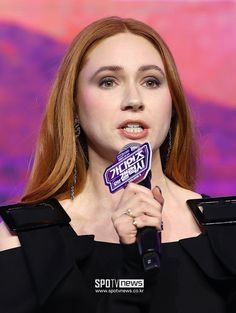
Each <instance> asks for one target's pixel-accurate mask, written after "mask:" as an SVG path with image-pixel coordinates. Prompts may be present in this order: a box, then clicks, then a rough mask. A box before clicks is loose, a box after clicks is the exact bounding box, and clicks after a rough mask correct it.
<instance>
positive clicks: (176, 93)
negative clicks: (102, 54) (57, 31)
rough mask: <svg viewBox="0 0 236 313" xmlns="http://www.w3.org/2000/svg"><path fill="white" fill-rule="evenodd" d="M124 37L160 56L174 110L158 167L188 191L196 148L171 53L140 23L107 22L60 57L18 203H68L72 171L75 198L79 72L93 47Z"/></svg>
mask: <svg viewBox="0 0 236 313" xmlns="http://www.w3.org/2000/svg"><path fill="white" fill-rule="evenodd" d="M125 32H129V33H132V34H135V35H139V36H142V37H143V38H145V39H146V40H148V41H149V42H151V43H152V45H153V46H154V47H155V48H156V49H157V51H158V52H159V53H160V56H161V58H162V61H163V64H164V67H165V72H166V76H167V82H168V86H169V89H170V93H171V97H172V105H173V116H172V121H171V137H172V146H171V150H170V153H169V155H168V156H167V154H168V153H167V151H168V149H169V148H168V141H169V140H168V137H167V138H166V140H165V141H164V143H163V144H162V146H161V148H160V153H161V160H162V163H163V164H162V165H163V166H165V169H166V171H165V173H166V175H167V176H168V177H169V178H170V179H171V180H172V181H174V182H175V183H177V184H178V185H179V186H182V187H184V188H187V189H193V188H194V184H195V180H196V149H195V142H194V136H193V129H192V123H191V117H190V112H189V107H188V104H187V102H186V99H185V96H184V92H183V88H182V85H181V81H180V78H179V75H178V72H177V69H176V65H175V62H174V59H173V57H172V54H171V52H170V51H169V49H168V47H167V45H166V43H165V42H164V41H163V39H162V38H161V37H160V35H159V34H158V33H157V32H156V31H155V30H154V29H152V28H151V27H150V26H148V25H146V24H144V23H143V22H140V21H137V20H134V19H130V18H128V19H125V18H120V17H108V18H103V19H100V20H98V21H95V22H94V23H92V24H90V25H88V26H87V27H86V28H84V29H83V30H82V31H81V32H80V33H79V34H78V35H77V36H76V37H75V39H74V40H73V42H72V43H71V45H70V47H69V48H68V51H67V52H66V54H65V57H64V59H63V61H62V63H61V66H60V68H59V71H58V73H57V77H56V79H55V82H54V84H53V87H52V91H51V94H50V97H49V100H48V104H47V108H46V112H45V116H44V118H43V121H42V125H41V129H40V133H39V137H38V141H37V146H36V153H35V159H34V164H33V167H32V171H31V174H30V177H29V181H28V185H27V187H26V190H25V193H24V195H23V197H22V202H37V201H40V200H43V199H46V198H49V197H57V198H60V199H65V198H69V197H70V187H71V186H72V185H73V184H74V178H73V170H74V168H77V171H78V180H77V182H76V186H75V195H76V194H78V193H80V192H81V191H82V190H83V188H84V185H85V181H86V173H87V168H88V166H89V161H88V159H87V155H86V142H85V140H83V139H82V141H83V143H82V142H80V141H79V142H76V137H75V132H74V120H75V116H76V114H77V112H78V106H79V103H76V101H75V99H76V98H77V92H78V91H77V88H76V86H78V77H79V73H80V71H81V69H82V68H83V65H84V64H85V62H86V57H87V56H88V53H89V52H90V51H91V49H92V48H94V47H96V45H97V44H99V43H100V42H101V41H102V40H103V39H106V38H108V37H111V36H114V35H116V34H119V33H125ZM81 137H83V136H81ZM164 163H165V164H164Z"/></svg>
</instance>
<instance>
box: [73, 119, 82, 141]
mask: <svg viewBox="0 0 236 313" xmlns="http://www.w3.org/2000/svg"><path fill="white" fill-rule="evenodd" d="M74 130H75V137H76V139H78V138H79V136H80V132H81V131H80V121H79V116H78V115H76V116H75V120H74Z"/></svg>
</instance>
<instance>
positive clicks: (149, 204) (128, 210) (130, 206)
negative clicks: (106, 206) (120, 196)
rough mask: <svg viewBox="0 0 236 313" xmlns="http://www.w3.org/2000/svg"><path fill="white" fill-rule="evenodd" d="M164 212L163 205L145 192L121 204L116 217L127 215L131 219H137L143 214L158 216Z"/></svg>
mask: <svg viewBox="0 0 236 313" xmlns="http://www.w3.org/2000/svg"><path fill="white" fill-rule="evenodd" d="M161 211H162V205H161V204H160V203H159V202H158V201H157V200H155V199H154V198H153V197H150V196H149V195H147V194H144V193H143V192H139V193H137V194H135V195H133V196H132V197H130V198H129V199H127V200H126V201H124V202H123V203H120V205H119V208H118V209H117V210H116V211H115V213H114V214H115V217H118V216H121V215H122V214H127V215H128V216H131V217H136V216H139V215H142V214H144V213H145V214H147V215H151V216H157V215H158V214H159V212H161Z"/></svg>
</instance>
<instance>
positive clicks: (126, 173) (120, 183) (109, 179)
mask: <svg viewBox="0 0 236 313" xmlns="http://www.w3.org/2000/svg"><path fill="white" fill-rule="evenodd" d="M151 157H152V150H151V147H150V144H149V143H147V142H146V143H144V144H142V145H139V146H138V147H137V148H135V150H134V151H133V150H132V147H131V146H129V145H128V148H127V149H124V150H122V151H121V152H120V153H119V154H118V155H117V157H116V162H115V163H114V164H112V165H111V166H109V167H108V168H107V169H106V170H105V172H104V174H103V176H104V181H105V184H106V185H107V186H108V187H109V190H110V192H112V193H114V192H116V191H117V190H119V189H121V188H125V187H126V186H127V184H128V183H129V182H135V183H139V182H140V181H142V180H143V179H145V178H146V175H147V174H148V172H149V170H150V169H151Z"/></svg>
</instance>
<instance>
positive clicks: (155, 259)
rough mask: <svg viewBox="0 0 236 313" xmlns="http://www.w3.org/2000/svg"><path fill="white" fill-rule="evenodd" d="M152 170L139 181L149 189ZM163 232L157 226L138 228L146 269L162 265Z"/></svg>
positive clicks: (140, 248) (138, 241)
mask: <svg viewBox="0 0 236 313" xmlns="http://www.w3.org/2000/svg"><path fill="white" fill-rule="evenodd" d="M151 176H152V174H151V171H149V172H148V174H147V176H146V178H145V179H144V180H142V181H140V182H139V183H138V185H142V186H144V187H146V188H148V189H151ZM160 234H161V233H160V232H158V231H157V230H156V228H155V227H151V226H146V227H143V228H141V229H138V233H137V243H138V248H139V253H140V255H141V257H142V261H143V266H144V270H145V271H148V270H152V269H154V268H159V267H160V265H161V264H160V258H161V235H160Z"/></svg>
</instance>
